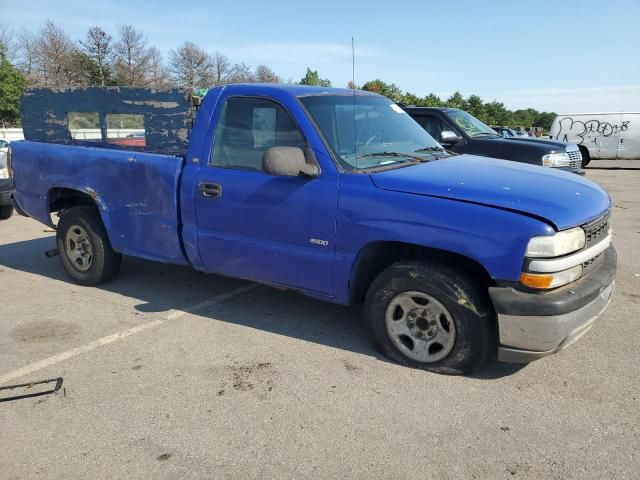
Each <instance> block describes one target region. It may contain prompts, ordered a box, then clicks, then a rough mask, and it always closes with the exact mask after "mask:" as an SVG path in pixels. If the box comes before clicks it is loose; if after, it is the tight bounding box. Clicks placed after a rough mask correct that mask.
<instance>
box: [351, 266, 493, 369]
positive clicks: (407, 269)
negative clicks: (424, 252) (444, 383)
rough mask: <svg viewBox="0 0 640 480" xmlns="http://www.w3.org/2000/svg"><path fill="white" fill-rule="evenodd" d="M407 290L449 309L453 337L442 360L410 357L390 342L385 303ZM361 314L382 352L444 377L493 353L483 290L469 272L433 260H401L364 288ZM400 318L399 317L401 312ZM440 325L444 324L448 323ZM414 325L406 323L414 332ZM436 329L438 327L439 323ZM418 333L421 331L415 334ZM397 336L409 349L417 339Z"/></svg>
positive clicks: (490, 318)
mask: <svg viewBox="0 0 640 480" xmlns="http://www.w3.org/2000/svg"><path fill="white" fill-rule="evenodd" d="M412 291H413V292H420V293H423V294H425V295H426V296H431V297H433V298H434V299H435V300H436V301H437V302H436V303H440V304H441V306H444V307H445V308H446V310H448V312H447V313H448V314H449V318H451V319H452V320H453V323H454V329H453V330H452V332H453V333H448V334H449V335H451V336H453V337H454V338H453V339H452V340H451V341H450V342H449V346H448V347H447V349H449V348H450V349H451V350H450V351H449V353H448V354H446V350H445V351H442V352H441V353H442V354H446V356H445V357H444V358H442V359H439V360H437V361H433V362H423V361H417V360H416V359H414V358H410V357H409V356H407V355H406V354H405V353H403V352H402V351H401V350H400V349H399V347H397V346H396V345H395V344H394V342H393V341H392V340H391V338H390V334H389V333H388V331H387V323H386V315H387V308H388V307H389V305H390V302H392V301H394V302H395V300H394V299H397V298H400V297H398V295H400V294H403V293H404V294H405V296H406V292H412ZM391 308H392V307H391ZM363 314H364V318H365V322H366V323H367V325H368V327H369V329H370V332H371V334H372V336H373V339H374V342H375V343H376V346H377V347H378V349H379V350H380V351H381V353H382V354H383V355H385V356H386V357H387V358H389V359H390V360H393V361H394V362H397V363H400V364H402V365H407V366H410V367H414V368H421V369H424V370H429V371H432V372H436V373H443V374H448V375H462V374H469V373H471V372H472V371H473V370H475V369H476V368H478V367H480V366H481V365H482V364H483V363H484V362H485V361H486V360H488V359H489V358H492V357H493V356H494V355H495V353H496V351H497V336H498V334H497V322H496V317H495V313H494V311H493V308H492V306H491V303H490V301H489V298H488V292H487V288H486V287H482V286H481V285H480V284H479V283H478V282H476V281H474V280H473V279H472V278H471V275H470V274H468V273H465V272H462V271H460V270H458V269H455V268H451V267H448V266H446V265H443V264H442V263H439V262H436V261H402V262H398V263H395V264H393V265H391V266H390V267H388V268H387V269H386V270H384V271H383V272H382V273H380V275H378V277H376V279H375V280H374V281H373V282H372V284H371V286H370V287H369V290H368V292H367V296H366V299H365V303H364V308H363ZM394 315H395V314H394ZM402 316H403V318H404V316H405V314H404V313H403V314H402ZM401 321H404V320H401ZM409 321H410V320H407V322H409ZM438 322H440V320H438ZM445 322H446V324H447V325H446V326H448V321H447V320H445ZM416 323H417V322H414V323H413V324H412V323H409V325H410V326H412V327H414V328H417V327H416V326H415V325H416ZM434 325H435V324H434ZM438 326H439V327H440V328H442V327H441V325H440V324H438ZM423 332H424V331H422V330H421V331H419V334H422V333H423ZM400 337H405V338H404V339H401V338H400ZM397 338H398V339H400V340H406V341H403V342H402V343H407V342H409V343H407V345H406V347H407V348H409V347H410V346H413V345H414V343H413V342H414V341H418V342H419V341H420V340H419V339H417V338H416V337H413V336H407V335H399V336H398V337H397ZM423 339H424V337H423ZM425 345H428V344H427V343H425ZM451 345H453V346H451ZM436 346H438V345H436ZM414 348H417V347H414ZM422 351H424V350H422Z"/></svg>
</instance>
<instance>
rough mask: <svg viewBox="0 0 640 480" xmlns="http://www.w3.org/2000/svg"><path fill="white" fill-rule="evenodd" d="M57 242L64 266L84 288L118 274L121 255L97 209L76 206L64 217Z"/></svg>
mask: <svg viewBox="0 0 640 480" xmlns="http://www.w3.org/2000/svg"><path fill="white" fill-rule="evenodd" d="M56 241H57V243H58V253H59V255H60V260H61V261H62V266H63V267H64V269H65V270H66V272H67V273H68V274H69V276H70V277H71V278H72V279H73V280H74V281H75V282H76V283H78V284H80V285H87V286H91V285H98V284H100V283H103V282H106V281H108V280H111V279H112V278H113V277H115V275H116V274H117V273H118V269H119V268H120V261H121V256H120V254H119V253H117V252H115V251H114V250H113V249H112V248H111V243H110V242H109V238H108V237H107V232H106V230H105V228H104V225H103V224H102V219H101V218H100V215H99V214H98V212H97V210H96V209H95V208H94V207H84V206H83V207H74V208H71V209H69V210H68V211H66V212H65V213H64V215H62V217H61V218H60V222H59V223H58V228H57V233H56Z"/></svg>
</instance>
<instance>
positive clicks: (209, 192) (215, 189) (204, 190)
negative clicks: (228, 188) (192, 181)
mask: <svg viewBox="0 0 640 480" xmlns="http://www.w3.org/2000/svg"><path fill="white" fill-rule="evenodd" d="M198 190H199V191H200V195H202V196H203V197H207V198H217V197H220V196H222V186H220V185H218V184H217V183H207V182H200V183H199V184H198Z"/></svg>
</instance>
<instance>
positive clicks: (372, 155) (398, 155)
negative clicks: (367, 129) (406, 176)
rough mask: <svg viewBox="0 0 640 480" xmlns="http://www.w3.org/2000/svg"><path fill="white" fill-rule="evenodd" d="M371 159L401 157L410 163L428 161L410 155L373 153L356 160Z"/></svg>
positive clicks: (360, 156)
mask: <svg viewBox="0 0 640 480" xmlns="http://www.w3.org/2000/svg"><path fill="white" fill-rule="evenodd" d="M372 157H403V158H406V159H407V160H410V161H412V162H428V161H429V160H428V159H426V158H422V157H418V156H417V155H412V154H410V153H402V152H375V153H365V154H364V155H359V156H358V157H356V159H359V158H372Z"/></svg>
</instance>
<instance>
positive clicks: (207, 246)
mask: <svg viewBox="0 0 640 480" xmlns="http://www.w3.org/2000/svg"><path fill="white" fill-rule="evenodd" d="M221 104H222V105H221V107H218V108H220V109H221V111H220V115H219V121H218V123H217V126H216V129H215V134H214V141H213V148H212V153H211V156H210V159H209V161H208V164H207V165H203V166H202V167H201V169H200V172H199V178H198V188H199V192H198V195H197V197H196V198H197V200H196V215H197V223H198V248H199V252H200V257H201V260H202V262H203V264H204V266H205V268H206V270H207V271H208V272H213V273H219V274H222V275H228V276H233V277H239V278H246V279H250V280H255V281H259V282H264V283H268V284H272V285H282V286H287V287H293V288H299V289H302V290H305V291H309V292H311V293H314V294H318V295H321V296H329V295H331V294H332V270H333V260H334V252H335V249H334V237H335V225H336V213H337V199H338V183H337V179H336V178H335V176H331V175H327V174H325V175H323V174H322V172H321V173H320V176H319V177H318V178H314V179H310V178H304V177H301V176H300V177H279V176H273V175H270V174H267V173H266V172H265V171H264V170H263V168H262V156H263V154H264V152H265V150H267V149H268V148H269V147H273V146H293V147H300V148H303V147H304V146H306V144H307V141H306V139H305V138H304V136H303V134H302V133H301V131H300V129H299V128H298V125H297V124H296V122H295V121H294V120H293V118H292V116H291V115H290V114H289V112H288V111H287V110H286V109H285V107H283V106H282V105H281V104H279V103H276V102H274V101H272V100H268V99H265V98H255V97H228V98H227V99H226V100H225V101H224V102H221ZM214 118H215V116H214Z"/></svg>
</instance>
